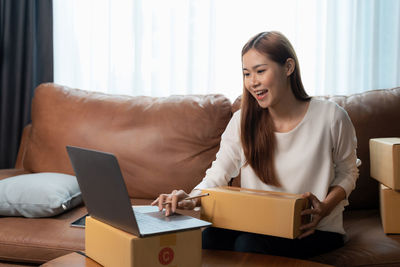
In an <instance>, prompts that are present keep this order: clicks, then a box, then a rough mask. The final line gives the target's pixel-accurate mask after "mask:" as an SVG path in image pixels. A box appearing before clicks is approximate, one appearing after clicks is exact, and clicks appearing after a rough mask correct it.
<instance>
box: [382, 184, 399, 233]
mask: <svg viewBox="0 0 400 267" xmlns="http://www.w3.org/2000/svg"><path fill="white" fill-rule="evenodd" d="M380 206H381V219H382V226H383V232H385V233H386V234H400V191H396V190H393V189H390V188H388V187H386V186H384V185H383V184H381V185H380Z"/></svg>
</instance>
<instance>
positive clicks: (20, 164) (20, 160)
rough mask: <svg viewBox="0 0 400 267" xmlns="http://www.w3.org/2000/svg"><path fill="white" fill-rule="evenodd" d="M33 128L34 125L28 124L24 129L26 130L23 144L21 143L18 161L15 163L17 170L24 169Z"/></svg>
mask: <svg viewBox="0 0 400 267" xmlns="http://www.w3.org/2000/svg"><path fill="white" fill-rule="evenodd" d="M31 128H32V124H28V125H26V126H25V127H24V130H23V132H22V137H21V143H20V145H19V149H18V156H17V161H16V162H15V168H16V169H23V168H24V166H23V160H24V156H25V151H26V146H27V144H28V139H29V133H30V132H31Z"/></svg>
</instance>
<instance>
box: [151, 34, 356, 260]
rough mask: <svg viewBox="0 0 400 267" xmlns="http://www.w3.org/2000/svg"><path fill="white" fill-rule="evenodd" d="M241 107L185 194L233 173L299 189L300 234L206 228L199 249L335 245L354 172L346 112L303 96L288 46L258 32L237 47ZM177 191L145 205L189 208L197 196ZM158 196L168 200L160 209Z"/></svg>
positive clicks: (267, 185)
mask: <svg viewBox="0 0 400 267" xmlns="http://www.w3.org/2000/svg"><path fill="white" fill-rule="evenodd" d="M242 67H243V83H244V89H243V95H242V103H241V110H239V111H237V112H236V113H235V114H234V115H233V117H232V119H231V121H230V122H229V124H228V126H227V128H226V130H225V132H224V133H223V135H222V138H221V145H220V150H219V151H218V153H217V156H216V160H215V161H214V162H213V163H212V166H211V168H210V169H208V170H207V172H206V176H205V177H204V179H203V180H202V182H201V183H200V184H198V185H197V186H196V187H195V188H194V189H193V191H192V192H191V193H190V196H195V195H198V194H200V193H201V189H204V188H210V187H216V186H221V185H227V183H228V182H229V180H230V179H231V177H235V176H237V175H238V173H239V171H241V186H242V187H244V188H251V189H262V190H270V191H271V190H272V191H281V192H289V193H296V194H303V197H305V198H309V200H310V201H311V203H312V208H311V209H307V210H304V211H303V212H302V215H310V214H311V215H312V220H311V222H310V223H308V224H305V225H302V226H301V228H300V229H301V230H303V233H302V235H300V236H299V238H297V239H294V240H291V239H285V238H278V237H272V236H266V235H260V234H253V233H246V232H239V231H232V230H227V229H218V228H212V227H211V228H207V229H205V230H204V231H203V248H208V249H226V250H235V251H245V252H258V253H265V254H274V255H281V256H289V257H298V258H307V257H311V256H313V255H316V254H320V253H324V252H327V251H330V250H332V249H335V248H338V247H340V246H342V245H343V243H344V241H343V238H344V234H345V231H344V229H343V219H342V213H343V210H344V207H345V206H346V205H347V204H348V202H347V199H348V197H349V195H350V193H351V191H352V190H353V189H354V187H355V182H356V179H357V178H358V169H357V166H356V161H357V157H356V146H357V141H356V136H355V131H354V127H353V125H352V123H351V121H350V118H349V116H348V115H347V113H346V111H345V110H344V109H343V108H341V107H340V106H338V105H337V104H335V103H333V102H329V101H323V100H317V99H315V98H311V97H309V96H308V95H307V93H306V92H305V90H304V88H303V84H302V81H301V77H300V69H299V63H298V60H297V57H296V54H295V52H294V49H293V47H292V45H291V44H290V42H289V41H288V40H287V38H286V37H285V36H283V35H282V34H281V33H279V32H263V33H260V34H258V35H256V36H254V37H253V38H251V39H250V40H249V41H248V42H247V43H246V44H245V46H244V47H243V50H242ZM188 196H189V195H188V194H187V193H186V192H184V191H182V190H174V191H173V192H172V193H171V194H161V195H160V196H159V197H158V198H157V199H156V200H155V201H154V202H153V204H152V205H158V206H159V209H160V210H162V209H163V208H165V209H166V215H167V216H168V215H170V214H171V213H173V212H175V210H176V208H182V209H193V208H194V207H196V206H200V204H201V203H200V202H201V200H200V198H198V199H193V200H184V198H186V197H188ZM164 201H172V204H168V205H166V206H165V207H163V205H162V203H163V202H164Z"/></svg>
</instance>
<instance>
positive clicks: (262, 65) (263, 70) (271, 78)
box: [242, 49, 292, 108]
mask: <svg viewBox="0 0 400 267" xmlns="http://www.w3.org/2000/svg"><path fill="white" fill-rule="evenodd" d="M242 64H243V82H244V87H245V88H246V90H247V91H248V92H249V93H250V94H251V95H252V96H253V97H254V98H255V99H256V100H257V102H258V104H259V105H260V107H262V108H269V107H273V106H275V105H277V104H278V103H279V102H280V101H281V100H282V98H283V97H285V95H286V96H287V94H288V93H289V94H290V93H292V91H291V88H290V82H289V79H288V76H289V75H290V74H291V73H292V70H291V66H290V64H292V61H287V62H286V63H285V64H284V65H280V64H278V63H276V62H275V61H272V60H270V59H269V58H268V57H267V56H265V55H263V54H261V53H259V52H258V51H257V50H255V49H250V50H249V51H247V52H246V53H245V54H244V55H243V57H242Z"/></svg>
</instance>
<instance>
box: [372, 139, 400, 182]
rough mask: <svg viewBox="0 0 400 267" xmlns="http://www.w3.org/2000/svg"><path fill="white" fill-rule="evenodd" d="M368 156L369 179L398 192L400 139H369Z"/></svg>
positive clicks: (399, 180)
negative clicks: (369, 164) (369, 165)
mask: <svg viewBox="0 0 400 267" xmlns="http://www.w3.org/2000/svg"><path fill="white" fill-rule="evenodd" d="M369 154H370V162H371V177H373V178H375V179H376V180H378V181H379V182H380V183H382V184H384V185H386V186H388V187H389V188H392V189H396V190H400V138H374V139H370V140H369Z"/></svg>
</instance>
